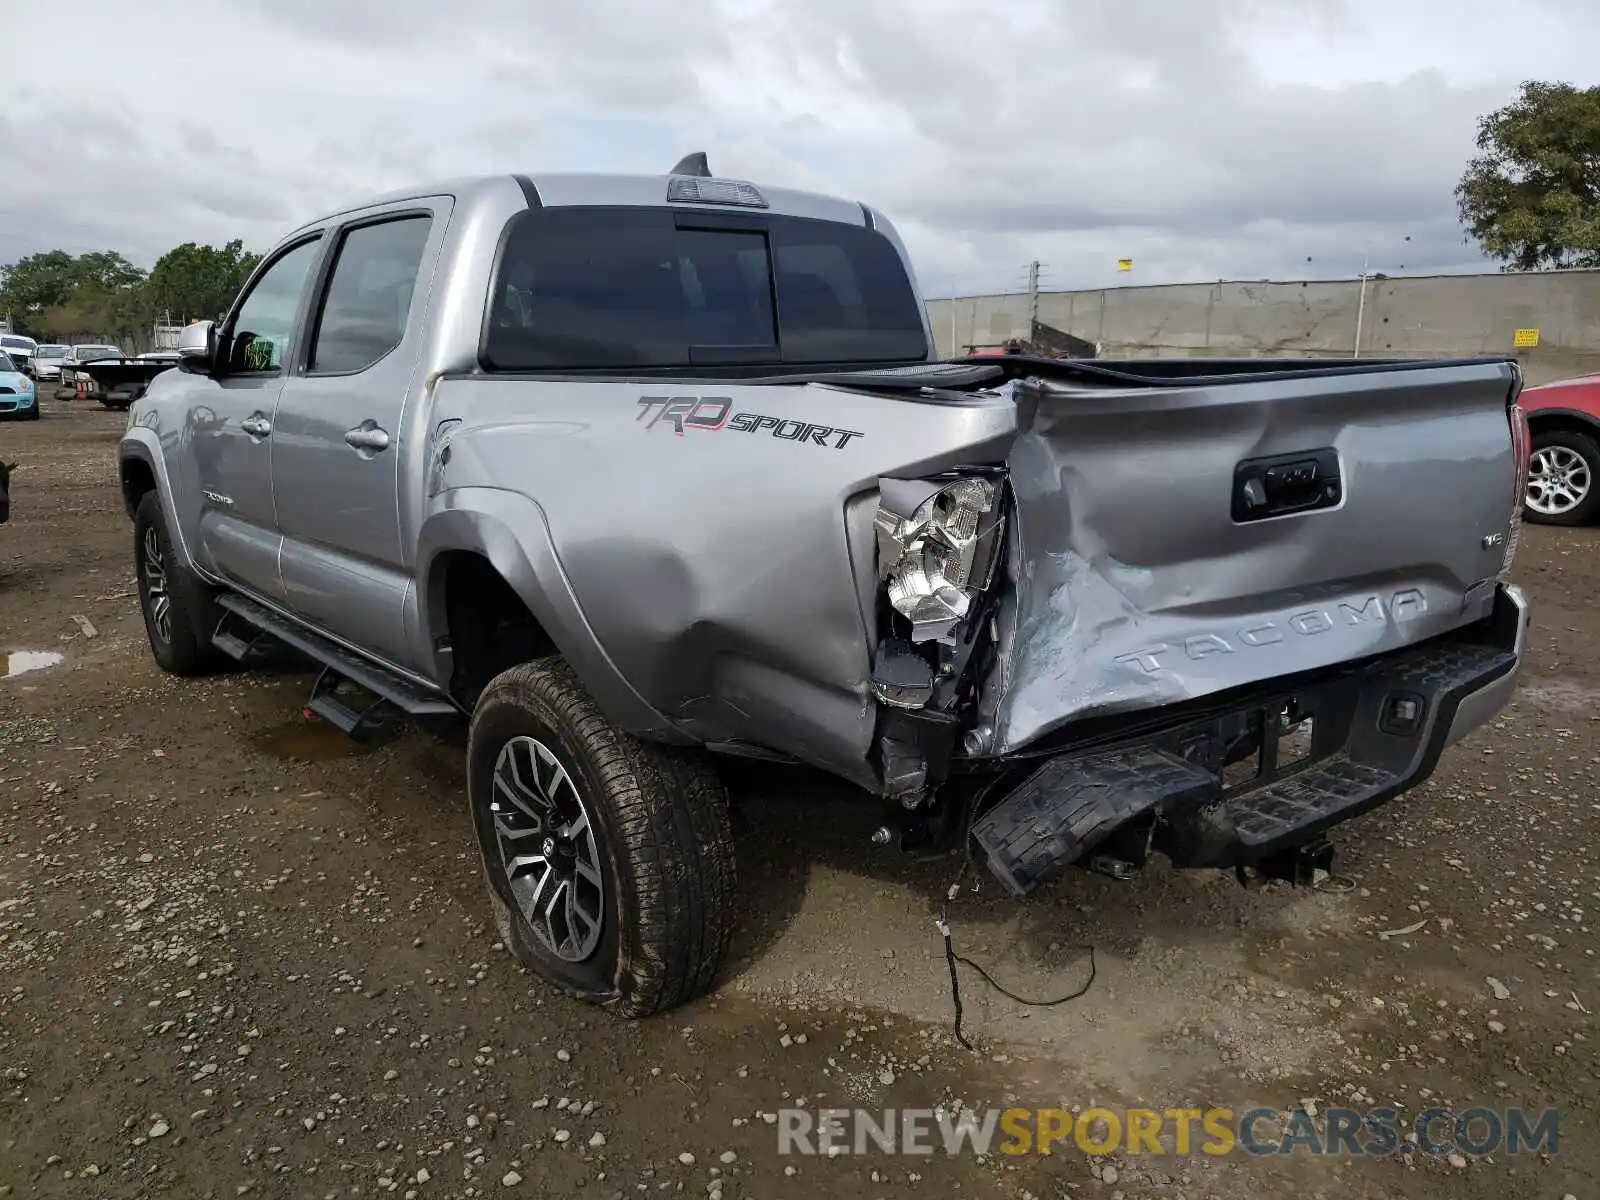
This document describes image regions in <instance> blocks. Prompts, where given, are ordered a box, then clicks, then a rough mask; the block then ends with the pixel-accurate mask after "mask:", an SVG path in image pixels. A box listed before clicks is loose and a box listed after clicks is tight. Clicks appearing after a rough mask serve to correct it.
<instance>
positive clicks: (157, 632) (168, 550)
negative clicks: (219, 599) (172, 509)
mask: <svg viewBox="0 0 1600 1200" xmlns="http://www.w3.org/2000/svg"><path fill="white" fill-rule="evenodd" d="M133 564H134V573H135V574H136V576H137V577H138V584H139V607H140V609H141V610H142V611H143V613H144V628H145V633H146V635H147V636H148V637H149V639H150V653H151V654H152V655H153V656H154V658H155V660H156V664H157V665H158V666H160V667H161V669H162V670H164V671H170V672H171V673H172V674H174V675H204V674H207V673H208V672H210V671H213V670H216V669H217V668H218V667H220V666H222V665H223V664H224V663H225V662H226V661H227V660H226V658H225V656H224V655H223V654H222V652H221V651H219V650H218V649H217V648H216V647H215V646H213V645H212V644H211V632H212V630H214V629H215V628H216V627H217V620H218V617H219V616H220V613H219V612H218V610H217V606H216V602H215V601H214V600H213V599H212V597H211V593H210V590H209V589H208V588H207V587H206V586H205V584H203V583H202V582H201V581H200V580H198V579H196V578H195V577H194V575H193V573H191V572H190V571H189V569H188V568H187V567H186V566H184V565H183V563H182V562H181V561H180V560H179V557H178V553H177V551H176V550H174V549H173V546H172V541H171V538H170V537H169V536H168V534H167V523H166V517H165V515H164V514H163V513H162V511H161V498H160V497H159V496H158V495H157V494H156V493H155V492H153V491H150V492H146V493H145V494H144V495H143V496H141V497H140V499H139V505H138V507H137V508H136V509H134V513H133Z"/></svg>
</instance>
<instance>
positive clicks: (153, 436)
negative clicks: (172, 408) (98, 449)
mask: <svg viewBox="0 0 1600 1200" xmlns="http://www.w3.org/2000/svg"><path fill="white" fill-rule="evenodd" d="M129 460H133V461H136V462H141V463H143V464H144V465H145V466H147V467H149V468H150V474H151V475H152V476H154V478H155V481H156V498H157V499H158V500H160V502H161V516H162V518H163V520H165V522H166V526H167V539H168V541H169V542H171V544H172V547H173V549H174V550H176V551H177V553H178V558H179V561H180V562H181V563H182V564H183V566H184V567H185V568H186V569H188V570H190V571H193V572H194V573H195V574H197V575H200V576H202V577H207V576H206V572H204V571H202V570H201V569H200V568H199V567H198V565H197V564H196V562H195V558H194V554H193V553H192V552H191V550H190V547H189V539H188V535H187V531H186V530H185V529H184V523H183V521H182V520H180V519H179V516H178V497H177V494H176V492H175V491H174V489H173V485H172V478H171V476H170V475H169V474H168V472H167V459H166V455H164V454H162V453H161V439H160V437H159V435H158V434H157V433H156V431H155V430H154V429H151V428H149V427H148V426H145V425H139V424H130V425H129V426H128V428H127V431H126V432H125V433H123V435H122V441H121V442H120V443H119V444H118V446H117V462H118V469H119V474H120V469H121V464H122V463H124V462H127V461H129ZM123 500H124V505H125V507H126V508H127V510H128V516H129V518H130V519H131V518H132V517H133V505H132V503H130V502H128V498H127V494H126V493H124V495H123Z"/></svg>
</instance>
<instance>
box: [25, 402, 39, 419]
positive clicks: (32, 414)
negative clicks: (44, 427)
mask: <svg viewBox="0 0 1600 1200" xmlns="http://www.w3.org/2000/svg"><path fill="white" fill-rule="evenodd" d="M22 419H23V420H24V421H37V420H38V419H39V400H38V398H37V397H35V398H34V401H33V407H32V408H30V409H29V410H28V411H27V412H26V413H24V414H23V417H22Z"/></svg>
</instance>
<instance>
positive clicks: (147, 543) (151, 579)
mask: <svg viewBox="0 0 1600 1200" xmlns="http://www.w3.org/2000/svg"><path fill="white" fill-rule="evenodd" d="M143 557H144V562H143V563H142V564H141V565H142V566H143V569H144V590H145V603H146V604H147V605H149V607H150V623H151V624H152V625H153V626H155V631H156V637H157V638H159V639H160V640H161V642H162V643H163V644H170V643H171V642H172V594H171V593H170V592H169V591H168V590H167V567H166V562H165V560H164V559H163V558H162V556H161V535H160V533H159V532H158V531H157V530H156V527H155V526H154V525H149V526H146V527H145V531H144V556H143Z"/></svg>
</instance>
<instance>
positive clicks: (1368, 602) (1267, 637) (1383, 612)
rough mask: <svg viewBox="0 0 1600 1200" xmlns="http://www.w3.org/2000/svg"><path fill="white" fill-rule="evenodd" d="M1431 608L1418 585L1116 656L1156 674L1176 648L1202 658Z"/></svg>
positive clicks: (1417, 614)
mask: <svg viewBox="0 0 1600 1200" xmlns="http://www.w3.org/2000/svg"><path fill="white" fill-rule="evenodd" d="M1427 611H1428V598H1427V597H1426V596H1424V595H1423V594H1422V593H1421V592H1420V591H1418V590H1417V589H1416V588H1404V589H1402V590H1401V591H1398V592H1396V593H1395V594H1394V595H1393V596H1391V597H1390V598H1389V603H1388V605H1387V606H1385V604H1384V602H1383V597H1381V596H1368V597H1367V598H1366V599H1364V600H1361V601H1359V602H1357V601H1352V600H1341V601H1340V602H1339V603H1338V604H1336V605H1334V606H1332V607H1331V608H1308V609H1304V610H1302V611H1300V612H1297V613H1295V614H1293V615H1292V616H1289V617H1286V618H1283V619H1282V620H1277V621H1258V622H1256V623H1255V624H1253V625H1246V626H1244V627H1243V628H1241V629H1237V630H1234V631H1232V632H1231V633H1230V634H1229V636H1227V637H1224V636H1223V635H1221V634H1217V633H1198V634H1195V635H1193V636H1192V637H1186V638H1183V639H1181V640H1179V641H1177V642H1174V643H1168V642H1162V643H1159V644H1157V645H1154V646H1147V647H1145V648H1144V649H1142V650H1130V651H1129V652H1128V653H1126V654H1119V655H1117V659H1116V661H1117V662H1119V663H1127V664H1129V665H1137V666H1139V667H1141V668H1143V669H1144V671H1145V672H1146V673H1148V674H1155V673H1157V672H1159V671H1161V670H1164V669H1165V668H1164V667H1163V664H1162V662H1161V656H1162V655H1164V654H1171V653H1172V652H1173V651H1178V652H1180V653H1182V654H1183V655H1184V657H1186V658H1188V659H1190V660H1192V661H1195V662H1198V661H1199V660H1201V659H1203V658H1213V657H1215V656H1216V655H1218V654H1234V653H1237V652H1238V651H1239V650H1250V649H1259V648H1261V647H1263V646H1275V645H1277V644H1278V643H1279V642H1282V641H1285V640H1287V639H1289V638H1301V637H1316V636H1317V635H1318V634H1321V633H1327V632H1328V630H1330V629H1333V628H1335V627H1340V626H1342V627H1346V628H1348V627H1350V626H1354V625H1367V624H1372V623H1374V622H1382V621H1384V620H1389V621H1393V622H1394V623H1395V624H1399V623H1401V622H1403V621H1412V620H1415V619H1416V618H1417V617H1420V616H1422V615H1423V614H1424V613H1426V612H1427Z"/></svg>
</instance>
